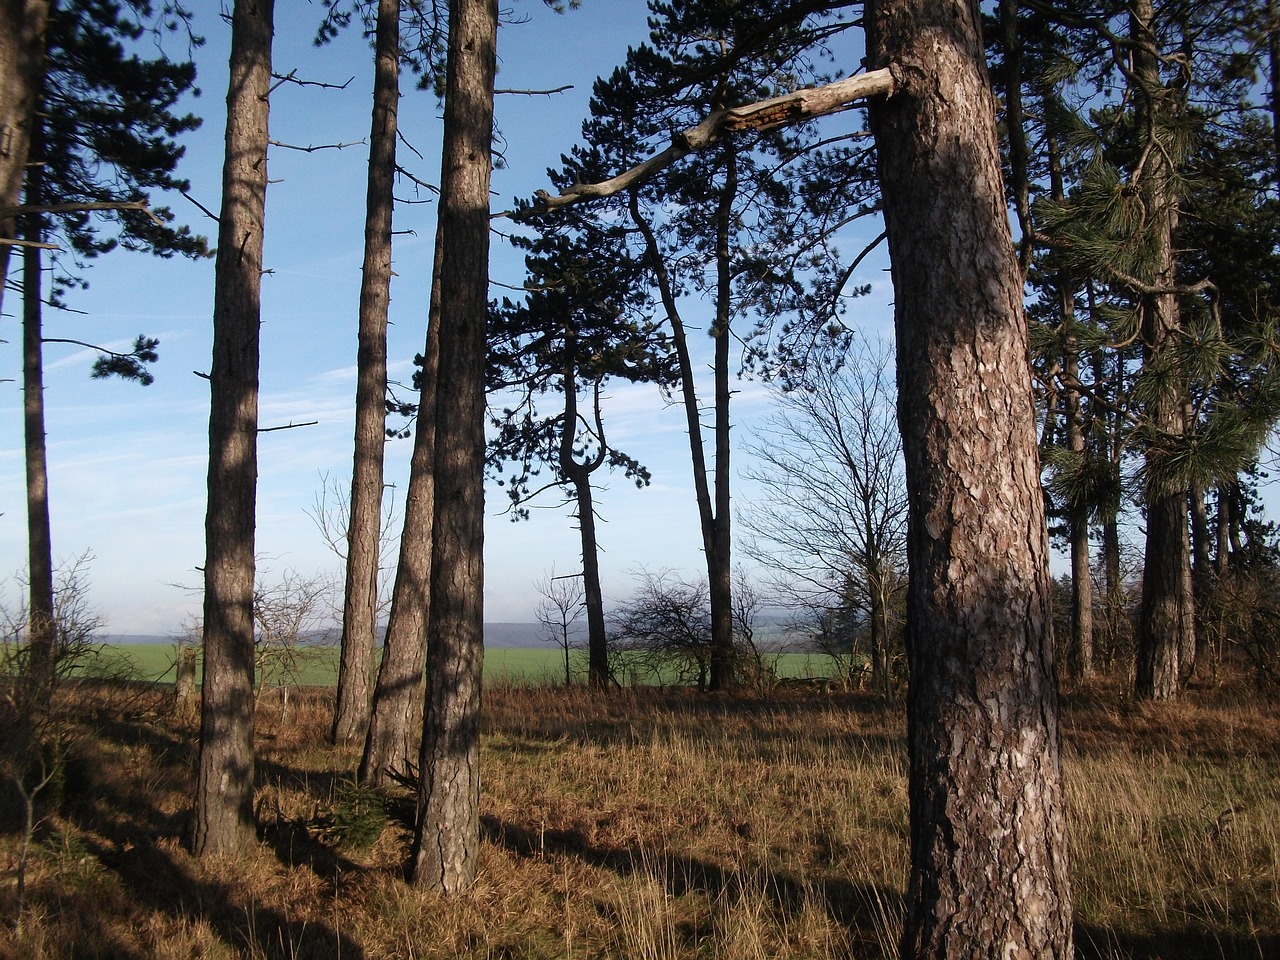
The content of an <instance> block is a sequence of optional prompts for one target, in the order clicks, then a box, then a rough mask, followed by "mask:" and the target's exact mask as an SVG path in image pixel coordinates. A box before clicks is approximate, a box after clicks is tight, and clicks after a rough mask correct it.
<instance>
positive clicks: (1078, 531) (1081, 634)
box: [1063, 290, 1093, 679]
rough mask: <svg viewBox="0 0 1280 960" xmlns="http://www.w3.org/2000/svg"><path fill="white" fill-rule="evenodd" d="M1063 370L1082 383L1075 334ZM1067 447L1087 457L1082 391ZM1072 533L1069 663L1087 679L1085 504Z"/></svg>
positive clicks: (1071, 402)
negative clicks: (1082, 416) (1081, 407)
mask: <svg viewBox="0 0 1280 960" xmlns="http://www.w3.org/2000/svg"><path fill="white" fill-rule="evenodd" d="M1063 322H1064V323H1067V324H1070V325H1071V326H1072V327H1074V325H1075V311H1074V309H1073V304H1072V300H1071V296H1070V294H1069V292H1067V291H1065V290H1064V291H1063ZM1063 366H1064V368H1065V370H1066V373H1067V376H1068V377H1069V378H1070V379H1071V380H1073V381H1074V380H1076V379H1078V376H1079V357H1078V355H1077V342H1076V337H1075V335H1074V333H1071V334H1069V335H1068V337H1067V345H1066V356H1065V357H1064V359H1063ZM1066 417H1067V447H1068V449H1070V450H1071V451H1072V452H1073V453H1076V454H1079V455H1082V456H1083V455H1084V454H1085V440H1084V426H1083V424H1082V423H1081V419H1080V417H1081V412H1080V391H1079V390H1076V389H1074V388H1072V387H1068V388H1067V394H1066ZM1068 523H1069V525H1070V530H1071V645H1070V647H1069V648H1068V656H1067V663H1068V668H1069V669H1070V671H1071V675H1072V676H1074V677H1075V678H1076V679H1084V678H1085V677H1088V676H1089V675H1090V674H1092V673H1093V579H1092V575H1091V573H1090V570H1089V512H1088V508H1087V505H1086V504H1084V503H1074V504H1072V505H1071V507H1070V514H1069V517H1068Z"/></svg>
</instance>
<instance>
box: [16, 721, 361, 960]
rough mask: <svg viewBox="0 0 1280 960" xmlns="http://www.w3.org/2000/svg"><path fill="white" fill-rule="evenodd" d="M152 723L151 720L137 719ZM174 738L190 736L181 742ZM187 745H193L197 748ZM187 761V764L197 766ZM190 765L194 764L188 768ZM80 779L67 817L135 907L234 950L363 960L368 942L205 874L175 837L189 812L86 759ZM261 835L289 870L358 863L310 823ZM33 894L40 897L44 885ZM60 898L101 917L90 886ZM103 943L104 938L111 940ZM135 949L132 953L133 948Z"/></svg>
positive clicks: (128, 735)
mask: <svg viewBox="0 0 1280 960" xmlns="http://www.w3.org/2000/svg"><path fill="white" fill-rule="evenodd" d="M139 726H140V727H145V726H146V725H139ZM109 735H110V736H111V737H113V738H124V739H133V740H135V741H136V738H137V737H138V736H141V735H142V734H141V731H140V730H131V729H128V728H119V729H116V730H113V731H110V733H109ZM148 739H150V740H154V741H155V744H156V745H158V746H160V747H162V748H171V747H172V746H173V743H170V741H169V738H168V737H166V736H164V735H162V734H160V733H158V732H154V731H153V732H152V733H151V734H149V735H148ZM174 742H175V743H181V742H182V741H181V740H179V739H177V738H175V739H174ZM189 749H190V748H189V746H188V750H189ZM177 756H179V754H177V752H176V751H174V752H170V753H168V754H167V762H169V763H174V762H184V761H179V760H176V757H177ZM189 762H190V761H189V760H187V761H185V762H184V763H186V764H189ZM183 769H184V770H185V769H187V767H186V766H185V765H184V767H183ZM80 776H82V777H83V781H82V782H78V783H77V784H76V785H75V790H74V795H72V793H71V791H69V792H68V803H67V818H68V822H70V823H71V824H73V825H74V826H75V827H76V828H77V831H78V834H79V836H78V842H81V843H83V846H84V849H85V850H86V851H87V853H88V854H89V855H90V856H92V857H93V859H94V860H96V861H97V862H98V863H100V864H101V865H102V867H103V868H105V869H106V870H108V871H110V872H111V874H113V875H114V876H115V878H116V879H117V881H118V884H119V888H120V890H121V891H122V893H123V894H124V895H125V897H126V899H127V903H128V905H129V908H130V909H134V908H136V909H138V910H140V911H146V910H154V911H157V912H159V913H161V914H164V915H167V916H169V917H171V918H173V919H175V920H179V921H183V922H190V921H193V920H202V921H204V922H205V923H207V924H208V926H209V928H210V929H211V930H212V931H213V932H214V934H215V935H216V936H217V937H218V938H219V939H220V940H222V941H223V942H224V943H225V944H227V946H229V947H231V948H232V949H234V950H237V951H239V950H244V949H246V948H247V949H249V950H251V951H252V952H253V953H254V955H255V956H262V957H266V958H277V957H278V958H281V960H284V958H289V960H301V958H312V960H336V958H339V957H341V958H343V960H361V958H363V956H364V951H363V950H362V949H361V947H360V946H359V945H358V944H356V943H352V942H350V941H349V940H345V939H344V938H342V937H341V936H340V935H339V933H338V932H337V931H335V930H333V929H332V928H330V927H328V926H326V925H325V924H323V923H318V922H316V921H315V920H314V918H308V919H305V920H298V919H292V918H290V917H289V916H287V914H286V913H284V912H282V911H280V910H278V909H275V908H273V907H264V906H262V905H261V904H258V903H255V902H253V901H252V900H248V901H245V902H239V903H238V902H237V896H236V894H237V891H236V889H235V887H234V885H233V884H232V883H229V882H222V881H219V880H216V879H208V878H204V877H201V876H200V871H199V870H198V868H197V864H196V862H195V861H194V860H191V859H190V858H189V857H188V856H187V855H186V854H184V853H182V852H181V851H179V850H176V849H175V848H174V847H175V845H174V844H173V842H172V841H174V840H176V839H178V838H181V837H183V836H184V835H185V832H186V829H187V826H188V815H187V813H186V812H185V811H183V812H179V813H170V812H165V811H163V810H160V809H159V808H157V807H156V806H155V805H154V804H152V803H150V802H148V801H147V800H146V799H145V798H144V796H143V795H141V794H139V793H138V792H136V791H128V792H126V791H125V790H122V789H118V785H117V783H116V782H115V781H114V780H113V777H112V776H111V775H110V774H109V773H108V772H107V771H106V770H104V769H98V768H97V765H96V764H95V763H94V761H93V758H89V759H87V760H86V761H84V770H83V771H82V773H81V774H80ZM262 833H263V839H264V840H265V841H266V843H267V844H268V845H269V846H270V847H271V848H272V850H273V851H274V852H275V854H276V856H277V857H278V858H279V860H280V861H281V862H282V863H284V864H285V865H286V866H293V865H306V866H307V867H309V868H310V869H312V870H313V871H315V872H316V873H317V874H319V875H320V876H321V877H324V878H326V879H332V878H333V877H334V876H336V875H337V874H338V873H339V872H341V871H342V870H344V869H355V868H356V867H355V865H354V864H352V863H350V862H349V861H346V860H344V859H343V858H342V857H341V856H340V855H338V854H337V853H336V852H335V851H333V850H331V849H329V848H327V847H325V845H324V844H321V843H320V842H319V841H317V840H315V839H314V838H313V837H311V836H310V835H309V834H308V833H307V831H306V829H305V825H303V824H300V823H296V822H292V821H288V820H282V821H277V822H274V823H272V824H269V825H268V827H267V828H266V829H264V830H263V831H262ZM32 892H33V898H32V899H33V902H36V897H37V896H39V894H40V891H38V890H37V891H32ZM49 895H50V896H53V897H55V898H56V899H57V900H58V909H70V910H75V911H76V912H77V914H78V915H79V917H80V922H81V924H82V925H84V926H89V927H91V928H92V924H91V923H88V924H86V923H85V919H86V918H88V917H91V916H94V915H96V913H101V911H102V910H103V909H105V908H108V907H107V905H106V904H101V905H100V904H99V903H98V899H99V898H97V897H95V896H93V894H92V891H90V892H89V893H88V894H82V893H81V892H80V891H79V890H75V891H73V892H72V893H71V894H70V896H71V897H72V899H78V900H80V901H82V902H77V903H65V902H63V901H64V900H65V899H66V896H67V894H66V893H65V891H54V892H52V893H50V894H49ZM104 935H105V934H104ZM104 942H105V941H104ZM119 947H120V949H119V950H116V949H114V947H112V948H110V949H106V950H105V952H103V950H102V949H99V950H97V951H95V953H94V954H92V955H95V956H112V957H114V956H120V957H122V958H126V960H132V958H133V957H134V956H139V957H141V956H146V955H147V954H146V953H145V952H144V953H138V952H137V950H136V949H135V948H129V947H128V946H127V945H125V944H119ZM131 950H132V952H131Z"/></svg>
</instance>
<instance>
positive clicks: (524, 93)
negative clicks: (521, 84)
mask: <svg viewBox="0 0 1280 960" xmlns="http://www.w3.org/2000/svg"><path fill="white" fill-rule="evenodd" d="M572 89H573V84H572V83H566V84H565V85H564V86H562V87H552V88H551V89H550V90H495V91H493V93H494V95H495V96H497V95H498V94H500V93H502V94H509V95H511V96H516V97H550V96H554V95H555V94H557V93H564V92H565V91H566V90H572Z"/></svg>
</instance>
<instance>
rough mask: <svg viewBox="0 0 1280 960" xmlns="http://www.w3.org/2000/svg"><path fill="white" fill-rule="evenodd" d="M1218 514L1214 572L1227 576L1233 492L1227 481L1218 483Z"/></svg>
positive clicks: (1229, 562) (1215, 534) (1215, 532)
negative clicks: (1230, 490) (1228, 487)
mask: <svg viewBox="0 0 1280 960" xmlns="http://www.w3.org/2000/svg"><path fill="white" fill-rule="evenodd" d="M1217 494H1218V504H1217V506H1218V515H1217V517H1215V518H1214V519H1215V521H1216V522H1215V523H1214V541H1215V542H1214V548H1215V550H1216V552H1215V553H1214V556H1213V572H1214V573H1215V574H1217V575H1218V576H1219V577H1223V576H1226V574H1227V570H1228V569H1229V568H1230V565H1231V494H1230V492H1229V491H1228V489H1227V485H1226V484H1225V483H1220V484H1218V491H1217Z"/></svg>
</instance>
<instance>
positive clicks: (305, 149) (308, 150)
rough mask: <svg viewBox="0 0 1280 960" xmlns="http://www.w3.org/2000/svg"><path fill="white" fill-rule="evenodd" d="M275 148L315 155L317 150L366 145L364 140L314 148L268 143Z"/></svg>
mask: <svg viewBox="0 0 1280 960" xmlns="http://www.w3.org/2000/svg"><path fill="white" fill-rule="evenodd" d="M267 142H268V143H269V144H271V146H273V147H281V148H282V149H284V150H297V151H300V152H301V153H315V152H316V151H317V150H344V149H346V148H347V147H358V146H360V145H361V144H363V143H364V141H363V140H351V141H349V142H347V143H319V144H315V145H313V146H308V147H300V146H297V145H296V144H292V143H282V142H281V141H279V140H268V141H267Z"/></svg>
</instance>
